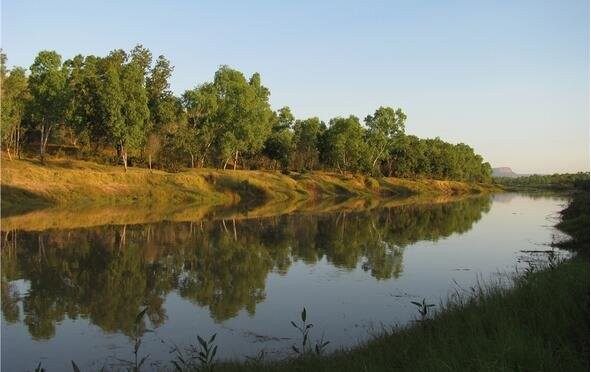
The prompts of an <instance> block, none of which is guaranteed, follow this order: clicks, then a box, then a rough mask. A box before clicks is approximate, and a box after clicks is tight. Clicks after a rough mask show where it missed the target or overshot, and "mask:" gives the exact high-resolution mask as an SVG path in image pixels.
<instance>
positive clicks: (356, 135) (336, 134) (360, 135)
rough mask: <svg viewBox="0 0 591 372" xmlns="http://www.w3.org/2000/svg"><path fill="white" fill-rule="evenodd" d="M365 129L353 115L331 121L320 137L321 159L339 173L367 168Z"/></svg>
mask: <svg viewBox="0 0 591 372" xmlns="http://www.w3.org/2000/svg"><path fill="white" fill-rule="evenodd" d="M364 135H365V129H364V128H363V127H362V126H361V124H360V123H359V119H358V118H357V117H355V116H353V115H351V116H349V117H348V118H335V119H331V120H330V123H329V127H328V129H327V130H326V131H325V132H324V135H323V137H322V150H321V155H320V156H321V158H322V160H323V161H325V162H326V163H328V164H329V165H330V166H332V167H335V168H336V169H338V170H339V171H340V172H344V171H350V172H361V171H366V170H367V169H368V167H369V164H368V162H367V157H366V156H365V155H366V153H367V151H368V150H367V144H366V142H365V141H364Z"/></svg>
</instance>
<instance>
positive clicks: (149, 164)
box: [148, 154, 152, 170]
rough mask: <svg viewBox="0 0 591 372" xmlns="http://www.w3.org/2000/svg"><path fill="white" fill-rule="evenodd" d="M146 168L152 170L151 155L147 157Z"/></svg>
mask: <svg viewBox="0 0 591 372" xmlns="http://www.w3.org/2000/svg"><path fill="white" fill-rule="evenodd" d="M148 167H149V168H150V170H152V154H150V155H148Z"/></svg>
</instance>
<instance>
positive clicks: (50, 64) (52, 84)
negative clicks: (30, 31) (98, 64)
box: [29, 50, 68, 163]
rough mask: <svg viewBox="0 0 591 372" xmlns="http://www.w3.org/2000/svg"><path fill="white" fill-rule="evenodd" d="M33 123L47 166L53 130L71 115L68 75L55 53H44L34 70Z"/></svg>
mask: <svg viewBox="0 0 591 372" xmlns="http://www.w3.org/2000/svg"><path fill="white" fill-rule="evenodd" d="M30 71H31V74H30V76H29V90H30V92H31V97H32V101H31V122H32V124H33V125H34V127H35V128H36V129H38V130H39V134H40V138H39V157H40V159H41V162H42V163H43V162H44V160H45V152H46V148H47V142H48V140H49V136H50V135H51V132H52V129H54V128H55V127H56V126H58V125H61V124H63V123H64V121H65V119H66V112H67V102H68V89H67V71H66V69H65V68H64V67H63V66H62V57H61V56H60V55H59V54H58V53H57V52H55V51H47V50H44V51H41V52H39V54H38V55H37V57H35V61H34V62H33V64H32V65H31V67H30Z"/></svg>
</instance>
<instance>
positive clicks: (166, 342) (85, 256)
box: [1, 193, 566, 371]
mask: <svg viewBox="0 0 591 372" xmlns="http://www.w3.org/2000/svg"><path fill="white" fill-rule="evenodd" d="M565 203H566V199H564V198H563V197H558V196H528V195H523V194H512V193H506V194H497V195H494V196H479V197H470V198H463V199H459V200H451V201H445V202H442V201H437V202H432V203H425V202H421V203H414V204H410V205H397V206H389V207H388V206H377V207H375V206H374V207H372V208H355V209H352V210H347V209H340V210H339V209H337V210H334V211H326V210H325V211H322V212H314V211H307V212H301V213H300V212H297V211H296V212H290V213H286V214H277V215H271V216H266V217H247V216H245V215H244V213H242V214H239V215H236V216H232V215H229V217H228V215H227V214H226V215H225V216H224V217H223V218H221V217H215V216H207V217H204V218H203V219H199V220H194V221H182V222H171V221H160V222H151V223H138V224H128V223H127V224H120V223H117V219H116V218H114V219H106V218H104V219H103V220H104V224H101V222H100V221H101V219H100V218H99V219H98V222H97V221H94V223H93V224H92V225H91V227H70V226H71V225H72V224H65V225H67V226H68V227H64V228H61V227H60V224H59V223H58V224H57V225H55V226H57V227H55V226H54V225H52V227H48V228H43V227H39V226H38V224H36V223H34V222H35V221H32V222H31V223H29V225H28V224H27V223H26V222H25V223H21V224H20V225H19V226H18V227H14V228H13V227H10V226H9V227H10V229H5V230H3V231H2V345H1V352H2V369H3V370H6V371H21V370H33V369H34V368H35V367H36V366H37V364H38V363H39V362H41V363H42V366H43V367H44V368H46V369H47V370H48V371H61V370H68V369H69V368H70V360H72V359H73V360H75V361H76V363H77V364H78V365H79V366H80V367H82V368H83V369H87V368H89V369H94V370H97V369H100V368H101V367H103V366H105V367H107V368H109V369H112V368H118V367H122V366H123V365H124V362H122V361H121V360H122V359H123V360H130V359H132V358H133V353H132V351H133V343H134V340H135V338H136V337H139V336H141V338H142V345H141V347H140V351H139V354H140V356H144V355H147V354H149V355H150V356H149V358H148V359H147V362H146V367H147V369H156V368H158V367H162V366H171V365H170V363H169V362H170V360H172V358H173V357H174V355H173V354H171V353H170V350H171V348H172V347H173V345H177V346H178V347H180V348H184V347H187V346H189V345H191V344H196V342H197V340H196V336H197V335H201V336H202V337H209V336H211V335H212V334H214V333H215V334H217V338H216V340H215V343H216V345H218V357H219V358H221V359H239V360H243V359H244V358H245V357H248V356H255V355H257V353H259V352H260V351H261V350H264V352H265V356H266V357H267V358H282V357H286V356H289V355H292V353H293V352H292V351H291V346H292V345H296V344H298V343H299V342H300V339H299V335H298V332H297V330H296V329H295V328H294V327H293V326H292V325H291V323H290V321H292V320H293V321H299V317H300V312H301V310H302V308H303V307H304V306H305V307H306V309H307V315H308V316H307V320H308V322H310V323H313V324H314V327H313V328H312V329H311V333H310V336H311V339H312V340H313V342H315V341H317V340H320V339H324V340H327V341H330V344H329V345H328V347H327V351H331V350H334V349H336V348H341V347H348V346H353V345H355V344H358V343H359V342H362V341H364V340H367V339H368V338H370V337H372V335H375V334H378V333H380V332H382V330H383V329H388V328H390V327H392V326H393V325H402V326H403V325H406V324H408V323H409V322H411V321H413V320H415V319H416V318H417V315H418V313H417V309H416V307H415V306H414V305H413V304H412V303H411V301H422V299H423V298H424V299H426V301H427V302H429V303H433V304H436V305H437V306H436V307H435V309H437V308H438V307H439V305H440V303H441V301H445V300H447V299H448V298H450V296H452V295H453V294H454V293H466V292H469V291H470V288H471V287H472V286H474V285H476V284H477V283H478V281H480V282H487V283H490V282H497V283H506V282H507V277H508V275H510V274H511V273H515V272H516V271H519V270H522V269H523V268H525V267H527V266H528V263H527V261H529V260H531V259H532V257H534V258H535V257H536V256H543V255H536V254H532V253H531V252H527V253H526V252H523V251H546V250H548V249H550V248H549V247H548V245H547V244H548V243H550V242H551V241H552V240H553V239H555V238H556V236H557V235H560V234H559V233H558V232H557V231H556V230H555V229H554V228H553V227H552V226H553V225H554V224H555V223H556V222H557V212H558V211H559V210H560V209H562V207H563V206H564V205H565ZM68 216H69V217H68V218H69V219H72V218H74V219H75V215H74V217H72V214H68ZM48 218H50V217H48ZM25 221H26V220H25ZM58 222H59V221H58ZM70 222H72V221H70ZM74 222H75V221H74ZM7 224H8V225H10V224H9V223H7ZM74 225H75V224H74ZM29 227H31V228H29ZM3 228H4V227H3ZM144 308H147V310H146V316H145V317H144V318H143V319H142V320H141V321H140V322H136V321H135V319H136V315H137V314H138V313H139V312H140V311H141V310H142V309H144Z"/></svg>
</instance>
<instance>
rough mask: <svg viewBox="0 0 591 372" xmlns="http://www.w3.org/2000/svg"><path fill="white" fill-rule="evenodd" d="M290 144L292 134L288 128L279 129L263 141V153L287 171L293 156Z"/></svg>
mask: <svg viewBox="0 0 591 372" xmlns="http://www.w3.org/2000/svg"><path fill="white" fill-rule="evenodd" d="M292 142H293V132H292V131H291V130H290V129H288V128H283V129H280V130H278V131H276V132H274V133H272V134H271V136H269V138H268V139H267V141H265V147H264V148H263V153H264V154H265V155H266V156H267V157H269V159H271V160H273V161H274V162H275V163H277V162H279V164H280V165H281V168H282V169H283V170H287V168H288V166H289V163H290V161H291V158H292V154H293V148H292V147H293V146H292ZM273 168H276V167H273Z"/></svg>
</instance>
